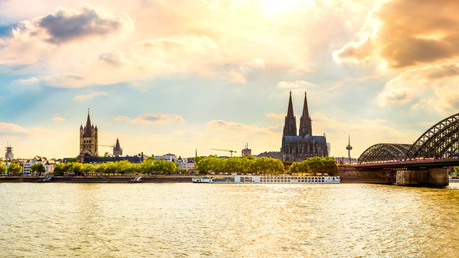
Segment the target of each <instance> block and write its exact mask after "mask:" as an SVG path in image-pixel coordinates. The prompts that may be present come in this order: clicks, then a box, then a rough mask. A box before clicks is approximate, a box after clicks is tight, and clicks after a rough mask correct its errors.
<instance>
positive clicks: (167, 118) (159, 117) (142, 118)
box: [131, 113, 185, 125]
mask: <svg viewBox="0 0 459 258" xmlns="http://www.w3.org/2000/svg"><path fill="white" fill-rule="evenodd" d="M181 122H185V119H183V117H181V116H179V115H175V114H161V113H156V114H142V115H139V116H138V117H137V118H135V119H133V120H132V121H131V123H133V124H159V125H166V124H171V123H181Z"/></svg>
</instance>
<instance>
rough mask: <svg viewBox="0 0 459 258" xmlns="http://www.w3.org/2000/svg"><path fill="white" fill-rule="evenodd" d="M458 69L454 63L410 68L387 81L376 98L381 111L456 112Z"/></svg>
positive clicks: (458, 105) (458, 86) (457, 106)
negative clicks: (406, 107) (401, 108)
mask: <svg viewBox="0 0 459 258" xmlns="http://www.w3.org/2000/svg"><path fill="white" fill-rule="evenodd" d="M458 96H459V65H457V61H454V63H445V64H436V65H428V66H424V67H421V68H412V69H408V70H406V71H404V72H402V73H401V74H400V75H399V76H398V77H396V78H394V79H392V80H390V81H389V82H387V83H386V85H385V86H384V89H383V90H382V91H381V92H380V93H379V94H378V97H377V103H378V105H379V106H381V107H385V106H394V105H408V104H409V105H411V108H412V109H414V110H421V109H426V110H437V111H440V112H443V113H451V112H458V111H459V98H458Z"/></svg>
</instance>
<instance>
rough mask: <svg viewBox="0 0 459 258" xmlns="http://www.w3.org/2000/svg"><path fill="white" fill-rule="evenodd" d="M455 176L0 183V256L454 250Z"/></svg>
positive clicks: (428, 253)
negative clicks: (403, 182)
mask: <svg viewBox="0 0 459 258" xmlns="http://www.w3.org/2000/svg"><path fill="white" fill-rule="evenodd" d="M458 219H459V184H451V185H450V186H449V187H448V188H445V189H432V188H414V187H397V186H387V185H366V184H339V185H326V184H323V185H312V184H307V185H306V184H305V185H242V184H236V185H235V184H228V185H220V184H217V185H216V184H188V183H179V184H59V183H42V184H39V183H15V184H11V183H2V184H0V256H1V257H60V256H63V257H182V256H183V257H203V256H208V257H458V256H459V233H458V232H459V231H458V229H459V223H458Z"/></svg>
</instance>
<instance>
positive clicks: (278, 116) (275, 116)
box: [266, 113, 286, 119]
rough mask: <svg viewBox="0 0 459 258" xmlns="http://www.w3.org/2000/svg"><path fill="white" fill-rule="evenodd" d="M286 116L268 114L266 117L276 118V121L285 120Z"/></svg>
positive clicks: (283, 114)
mask: <svg viewBox="0 0 459 258" xmlns="http://www.w3.org/2000/svg"><path fill="white" fill-rule="evenodd" d="M285 115H286V114H285V113H282V114H276V113H268V114H266V117H271V118H276V119H284V118H285Z"/></svg>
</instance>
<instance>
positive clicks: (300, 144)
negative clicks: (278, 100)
mask: <svg viewBox="0 0 459 258" xmlns="http://www.w3.org/2000/svg"><path fill="white" fill-rule="evenodd" d="M281 152H282V153H283V154H286V155H292V156H294V157H296V158H297V159H300V160H305V159H307V158H309V157H326V156H328V144H327V139H326V137H325V134H324V135H323V136H313V134H312V120H311V117H310V116H309V110H308V100H307V94H306V93H305V94H304V104H303V114H302V116H301V118H300V126H299V128H298V133H297V127H296V117H295V116H294V114H293V104H292V92H290V98H289V102H288V108H287V116H285V124H284V132H283V136H282V146H281Z"/></svg>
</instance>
